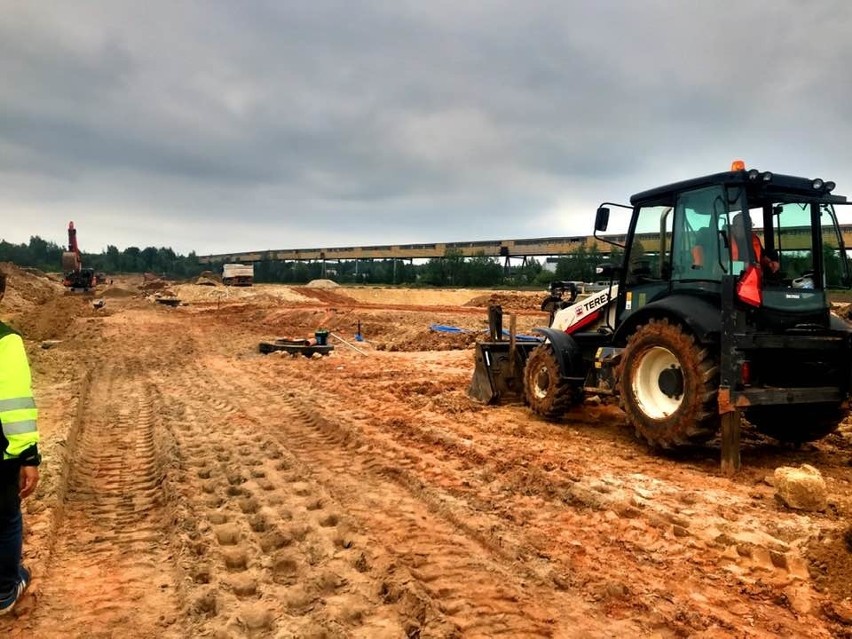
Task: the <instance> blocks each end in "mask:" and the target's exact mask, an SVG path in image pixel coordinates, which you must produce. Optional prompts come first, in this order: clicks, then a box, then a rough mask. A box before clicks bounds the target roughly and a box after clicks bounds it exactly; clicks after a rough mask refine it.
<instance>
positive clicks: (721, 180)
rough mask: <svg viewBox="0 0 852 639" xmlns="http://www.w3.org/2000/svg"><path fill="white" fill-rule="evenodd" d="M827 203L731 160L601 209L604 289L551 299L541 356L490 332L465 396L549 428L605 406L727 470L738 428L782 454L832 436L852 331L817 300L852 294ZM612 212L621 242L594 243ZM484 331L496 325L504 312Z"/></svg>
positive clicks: (645, 435) (824, 191) (799, 183)
mask: <svg viewBox="0 0 852 639" xmlns="http://www.w3.org/2000/svg"><path fill="white" fill-rule="evenodd" d="M834 188H835V185H834V183H833V182H829V181H826V180H822V179H820V178H816V179H812V178H805V177H796V176H789V175H780V174H774V173H771V172H768V171H758V170H757V169H747V168H746V167H745V166H744V164H743V163H742V162H740V161H737V162H735V163H734V164H733V165H732V167H731V170H730V171H726V172H723V173H715V174H711V175H706V176H703V177H698V178H694V179H689V180H685V181H681V182H676V183H673V184H668V185H666V186H661V187H658V188H653V189H650V190H647V191H643V192H641V193H637V194H635V195H633V196H632V197H631V199H630V206H627V205H619V204H613V203H604V204H602V205H601V206H600V207H599V208H598V210H597V215H596V218H595V233H594V237H595V238H596V239H597V240H599V241H601V242H605V243H608V244H609V245H611V246H613V247H615V248H616V251H615V252H616V253H618V252H621V251H623V259H622V260H620V261H614V262H610V263H608V264H607V263H605V264H603V265H601V267H600V268H599V272H600V273H601V274H602V276H603V277H605V278H608V280H609V285H608V286H607V287H605V288H604V290H602V291H600V292H598V293H595V294H593V295H591V296H589V297H586V298H582V299H577V300H576V301H574V302H573V303H571V302H570V301H569V302H567V303H563V302H561V301H559V299H558V296H554V295H553V291H551V296H550V298H548V299H549V300H550V302H549V308H550V309H551V310H552V313H551V318H552V319H551V323H550V326H548V327H546V328H540V329H536V332H537V334H538V335H539V336H540V340H539V341H538V342H520V341H515V340H514V339H512V338H511V335H510V339H508V340H507V339H503V338H502V331H500V332H499V333H498V332H496V331H493V330H492V332H491V336H490V338H489V339H488V340H486V341H483V342H480V343H479V344H477V347H476V351H475V370H474V375H473V379H472V382H471V386H470V390H469V393H470V395H471V396H472V397H474V398H476V399H479V400H481V401H484V402H489V403H491V402H499V401H511V400H522V401H523V402H524V403H526V404H527V405H528V406H529V408H530V409H531V410H532V411H533V412H534V413H536V414H538V415H540V416H542V417H545V418H548V419H559V418H561V417H562V416H563V415H564V414H565V413H566V412H567V411H569V410H571V409H578V408H579V407H580V406H581V404H582V403H583V401H584V399H585V397H586V396H588V395H589V394H595V395H599V396H610V397H612V398H614V399H616V400H617V401H618V403H619V404H620V406H621V408H622V409H623V410H624V412H625V414H626V416H627V419H628V421H629V422H630V424H631V425H632V427H633V428H634V429H635V431H636V433H637V434H638V435H639V436H640V437H641V438H642V439H644V440H646V441H647V442H648V443H650V444H651V445H652V446H655V447H661V448H671V447H675V446H680V445H685V444H693V443H700V442H706V441H708V440H709V439H711V438H713V437H715V436H717V435H719V434H720V432H721V435H722V447H723V450H722V455H723V467H725V469H726V470H727V471H730V470H732V469H734V470H735V469H736V468H738V467H739V423H740V421H739V417H740V415H743V414H744V415H745V417H746V419H747V420H748V421H749V422H750V423H751V424H752V425H753V426H754V427H755V428H756V429H757V430H758V431H760V432H762V433H764V434H766V435H769V436H771V437H773V438H776V439H777V440H780V441H784V442H796V443H798V442H807V441H813V440H816V439H819V438H822V437H824V436H826V435H828V434H829V433H831V432H833V431H834V430H835V429H836V428H837V427H838V425H839V424H840V422H841V421H842V420H843V419H844V417H845V416H846V414H847V411H848V400H849V395H850V381H852V375H850V372H851V371H850V368H851V367H852V326H850V325H849V324H848V323H847V322H846V321H845V320H843V319H841V318H840V317H838V316H837V315H835V314H833V313H831V307H830V302H829V297H828V294H829V290H830V289H833V288H849V287H850V283H851V282H852V280H850V273H849V266H848V264H847V258H846V249H845V247H844V245H843V237H842V235H841V233H840V229H839V225H838V221H837V212H838V211H840V210H842V207H846V206H848V205H849V204H848V203H847V201H846V198H845V197H843V196H840V195H836V194H834V192H833V191H834ZM614 211H624V213H625V215H629V226H628V229H627V233H626V235H622V236H608V235H606V234H605V233H606V231H607V228H608V226H609V222H610V216H611V214H612V213H613V212H614ZM766 256H771V257H772V258H774V260H769V259H768V258H767V257H766ZM771 261H774V262H775V263H774V264H773V265H772V266H771V267H770V266H769V264H770V262H771ZM554 298H555V299H554ZM490 316H491V318H492V322H491V324H492V325H493V324H495V323H496V322H500V319H499V318H500V309H499V308H498V309H490Z"/></svg>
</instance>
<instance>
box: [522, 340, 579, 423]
mask: <svg viewBox="0 0 852 639" xmlns="http://www.w3.org/2000/svg"><path fill="white" fill-rule="evenodd" d="M524 398H525V399H526V401H527V404H529V406H530V409H531V410H532V411H533V412H534V413H535V414H536V415H541V416H542V417H544V418H546V419H559V418H560V417H562V415H564V414H565V413H566V412H567V411H568V409H569V408H571V406H573V405H574V404H576V403H578V402H579V401H580V400H581V399H582V390H581V389H579V388H575V387H574V386H573V385H572V384H571V383H570V382H568V381H567V380H565V379H564V378H563V377H562V372H561V371H560V369H559V362H557V361H556V354H555V353H554V352H553V346H552V345H551V344H541V345H540V346H536V347H535V348H534V349H533V351H532V353H530V356H529V358H528V359H527V363H526V366H524Z"/></svg>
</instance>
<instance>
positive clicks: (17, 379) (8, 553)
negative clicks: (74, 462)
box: [0, 272, 41, 615]
mask: <svg viewBox="0 0 852 639" xmlns="http://www.w3.org/2000/svg"><path fill="white" fill-rule="evenodd" d="M5 293H6V274H5V273H2V272H0V301H2V299H3V296H4V295H5ZM37 417H38V411H37V410H36V407H35V401H33V392H32V381H31V377H30V365H29V362H28V361H27V353H26V351H25V350H24V342H23V340H22V339H21V336H20V335H18V333H16V332H15V331H13V330H12V329H11V328H9V327H8V326H6V324H3V323H2V322H0V450H2V459H0V615H3V614H6V613H8V612H11V611H12V608H14V607H15V604H16V603H17V602H18V600H19V599H20V598H21V595H23V594H24V591H25V590H26V589H27V586H29V585H30V573H29V571H28V570H27V569H26V568H24V565H23V563H21V560H22V556H21V551H22V548H23V519H22V516H21V499H23V498H25V497H28V496H29V495H31V494H32V492H33V491H34V490H35V487H36V484H38V465H39V463H40V462H41V456H40V455H39V452H38V427H37V424H36V419H37Z"/></svg>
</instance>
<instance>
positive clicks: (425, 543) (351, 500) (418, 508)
mask: <svg viewBox="0 0 852 639" xmlns="http://www.w3.org/2000/svg"><path fill="white" fill-rule="evenodd" d="M283 399H284V404H283V407H284V408H285V411H286V412H287V413H289V414H290V416H291V418H290V419H288V418H287V417H288V415H286V414H285V415H282V417H283V418H284V419H283V420H282V426H283V429H282V434H281V435H279V436H282V435H283V434H284V432H286V440H287V442H288V444H289V445H290V446H291V447H292V448H293V449H294V451H297V453H298V455H299V457H300V459H302V460H303V461H305V462H306V463H308V464H309V465H310V466H311V468H313V469H314V472H315V473H317V475H318V476H319V477H321V478H322V481H323V483H324V484H326V485H329V486H333V487H334V492H335V493H336V494H341V495H346V500H345V503H346V505H347V508H348V509H349V510H350V511H351V512H352V513H353V515H355V516H356V517H357V518H358V519H359V520H360V521H363V522H368V524H369V525H370V527H371V528H373V529H374V530H381V529H383V528H384V530H385V535H386V536H387V537H392V538H393V539H394V543H393V547H392V548H388V549H389V550H390V552H391V553H392V554H394V555H396V556H398V557H400V558H401V559H402V560H403V561H404V562H405V563H406V564H407V565H408V566H409V568H410V570H411V574H412V576H413V577H414V578H415V579H416V581H417V583H418V585H419V586H420V587H422V589H423V591H424V592H425V593H426V594H427V595H428V597H429V598H430V599H431V600H432V602H433V605H435V606H436V607H437V608H438V609H439V610H440V611H441V612H442V613H443V614H444V615H446V616H447V617H448V618H449V619H451V620H452V621H453V622H454V623H455V624H457V625H458V627H459V629H460V630H461V632H462V633H463V634H464V635H466V636H483V637H497V636H511V637H514V636H526V637H550V636H553V625H552V624H553V623H554V622H555V620H554V619H550V618H548V617H547V615H546V614H545V613H544V611H542V610H541V609H540V608H538V606H537V605H536V604H535V603H533V602H532V601H530V600H527V601H523V600H524V599H526V596H525V594H524V593H523V592H522V591H521V590H520V589H517V588H515V587H513V586H515V584H513V582H514V581H515V577H514V575H512V574H511V572H510V571H507V570H506V568H505V566H502V565H501V564H499V563H497V562H495V561H494V560H493V559H492V557H491V556H490V553H489V552H487V551H486V552H483V548H482V547H481V545H480V544H479V543H478V541H477V540H476V539H471V538H470V537H469V536H468V535H465V534H463V533H460V531H459V530H458V528H457V527H456V526H455V525H453V523H452V522H451V521H447V520H446V519H445V518H443V517H441V516H440V515H437V514H436V513H435V512H434V511H433V509H432V508H430V506H429V504H426V503H423V502H422V501H421V500H420V499H418V498H417V497H416V496H415V495H413V494H412V493H410V492H409V491H407V490H400V487H399V485H398V484H397V483H396V482H394V481H393V480H391V481H388V479H387V478H386V477H384V476H383V475H384V474H385V473H386V471H387V466H386V463H385V462H384V461H383V460H382V459H381V458H380V457H373V456H371V457H370V458H368V459H366V460H364V459H362V458H360V457H359V456H358V455H353V454H351V452H348V451H347V441H346V438H345V436H343V437H341V436H340V435H339V434H338V433H335V432H333V431H332V432H329V431H328V430H327V424H326V423H325V420H324V418H322V417H321V416H320V415H318V414H317V413H315V412H314V411H312V410H310V408H309V407H308V406H306V404H305V403H304V402H303V401H302V400H300V399H299V398H297V397H296V396H294V395H293V394H287V395H285V396H284V398H283ZM341 453H343V454H341ZM346 478H353V479H354V481H352V480H350V481H346ZM436 515H437V516H436ZM495 575H499V576H495ZM391 588H392V587H391V586H386V590H387V592H388V595H389V596H396V593H394V592H393V591H392V590H391Z"/></svg>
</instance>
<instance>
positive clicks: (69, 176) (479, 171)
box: [0, 0, 852, 255]
mask: <svg viewBox="0 0 852 639" xmlns="http://www.w3.org/2000/svg"><path fill="white" fill-rule="evenodd" d="M0 9H2V15H3V18H2V20H0V78H2V80H3V89H2V91H0V216H2V224H0V239H5V240H6V241H9V242H14V243H20V242H26V241H28V240H29V237H30V236H32V235H39V236H41V237H42V238H44V239H47V240H52V241H55V242H57V243H64V242H65V237H66V235H65V228H66V226H67V223H68V221H69V220H74V222H75V224H76V226H77V228H78V233H79V240H80V245H81V248H82V249H83V250H84V251H88V252H100V251H102V250H104V249H105V248H106V246H107V245H110V244H112V245H115V246H117V247H118V248H119V249H124V248H126V247H128V246H138V247H142V248H144V247H146V246H156V247H161V246H165V247H171V248H173V249H174V250H175V251H177V252H179V253H183V254H186V253H188V252H190V251H193V250H194V251H196V252H197V253H199V254H202V255H203V254H209V253H222V252H229V251H246V250H256V249H272V248H307V247H319V246H357V245H365V244H370V245H372V244H384V243H388V244H392V243H417V242H429V241H462V240H475V239H503V238H525V237H539V236H553V235H575V234H587V233H590V232H591V228H592V221H593V217H594V209H595V207H596V206H597V204H598V203H599V202H601V201H603V200H611V201H626V200H628V199H629V197H630V195H631V193H633V192H635V191H640V190H644V189H646V188H650V187H653V186H657V185H660V184H664V183H668V182H671V181H674V180H678V179H684V178H688V177H692V176H694V175H700V174H705V173H715V172H718V171H723V170H727V169H728V167H729V166H730V162H731V160H733V159H735V158H742V159H744V160H745V161H746V162H747V164H748V165H749V166H752V167H757V168H759V169H761V170H771V171H774V172H776V173H791V174H801V175H805V176H808V177H823V178H824V179H831V180H834V181H836V182H837V184H838V187H837V192H838V193H849V194H850V195H852V153H850V151H849V146H848V142H849V139H850V133H852V83H850V82H849V75H848V74H849V73H850V66H852V38H850V37H849V33H850V32H852V4H850V3H849V2H848V0H836V1H831V0H824V1H821V2H811V3H805V2H799V1H798V0H754V1H751V0H738V1H736V2H734V1H733V0H714V1H710V0H707V1H706V2H682V1H680V0H656V1H653V0H648V1H642V2H639V1H636V2H634V1H631V0H621V1H614V0H596V1H595V2H588V1H580V0H553V1H546V0H543V1H536V0H527V1H525V2H518V1H517V0H513V1H509V0H491V1H488V2H485V1H465V0H455V1H453V2H448V1H446V0H429V1H428V2H427V1H424V0H420V1H418V2H412V1H409V0H394V1H392V2H389V1H388V0H376V1H373V0H363V1H361V0H339V1H334V0H332V1H326V0H310V1H307V0H302V1H299V2H289V1H286V0H274V1H273V0H269V1H253V0H246V1H241V2H233V1H230V0H222V1H209V2H201V1H198V2H189V1H188V2H174V0H146V1H145V2H137V1H134V2H129V1H128V2H124V1H120V0H104V1H86V2H67V1H65V0H63V1H61V2H40V1H38V0H33V1H30V2H20V1H14V2H13V1H11V0H9V1H7V0H0Z"/></svg>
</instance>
